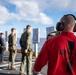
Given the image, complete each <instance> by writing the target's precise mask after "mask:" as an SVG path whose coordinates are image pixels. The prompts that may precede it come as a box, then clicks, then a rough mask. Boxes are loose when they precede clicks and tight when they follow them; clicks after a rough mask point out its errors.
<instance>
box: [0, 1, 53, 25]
mask: <svg viewBox="0 0 76 75" xmlns="http://www.w3.org/2000/svg"><path fill="white" fill-rule="evenodd" d="M8 3H9V4H13V5H15V6H16V11H15V12H16V13H14V12H8V9H7V8H6V7H5V6H2V7H3V8H4V10H5V12H2V14H3V15H5V14H7V16H5V17H4V19H5V20H2V24H5V23H6V22H7V20H8V21H9V20H10V19H11V20H12V19H16V20H19V21H22V20H23V21H30V22H35V23H41V24H44V25H45V24H52V23H53V20H52V19H51V18H50V17H49V16H47V15H46V14H45V13H43V12H42V11H41V10H40V8H39V5H38V3H37V2H36V1H34V0H33V1H31V0H28V1H25V0H13V1H12V0H8ZM3 8H1V9H3ZM1 17H2V16H1ZM9 17H10V18H9ZM0 24H1V23H0Z"/></svg>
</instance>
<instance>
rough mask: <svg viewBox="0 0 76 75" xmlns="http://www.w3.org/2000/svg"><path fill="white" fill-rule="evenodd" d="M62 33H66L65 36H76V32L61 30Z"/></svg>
mask: <svg viewBox="0 0 76 75" xmlns="http://www.w3.org/2000/svg"><path fill="white" fill-rule="evenodd" d="M61 35H65V36H75V35H74V32H61Z"/></svg>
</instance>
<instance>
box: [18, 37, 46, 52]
mask: <svg viewBox="0 0 76 75" xmlns="http://www.w3.org/2000/svg"><path fill="white" fill-rule="evenodd" d="M19 40H20V39H19V38H18V39H17V48H18V49H21V47H20V44H19ZM45 41H46V38H40V42H39V43H38V51H40V50H41V48H42V46H43V44H44V42H45ZM32 50H33V51H34V44H33V42H32Z"/></svg>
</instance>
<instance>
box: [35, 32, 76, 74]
mask: <svg viewBox="0 0 76 75" xmlns="http://www.w3.org/2000/svg"><path fill="white" fill-rule="evenodd" d="M46 64H47V65H48V70H47V75H76V36H75V35H74V33H71V32H62V33H61V34H60V35H58V36H56V37H53V38H51V39H49V40H47V41H46V42H45V43H44V45H43V47H42V49H41V51H40V54H39V56H38V58H37V59H36V61H35V64H34V70H35V71H37V72H39V71H41V69H42V68H43V67H44V66H45V65H46Z"/></svg>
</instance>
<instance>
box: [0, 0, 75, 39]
mask: <svg viewBox="0 0 76 75" xmlns="http://www.w3.org/2000/svg"><path fill="white" fill-rule="evenodd" d="M65 14H73V15H75V16H76V0H0V32H5V31H6V30H7V31H8V32H9V33H10V30H11V28H12V27H13V28H16V30H17V35H18V37H20V35H21V34H22V33H23V29H24V28H25V27H26V25H28V24H29V25H31V26H32V29H34V28H40V37H42V38H45V37H46V27H51V26H56V23H57V22H58V21H59V20H60V18H61V17H62V16H63V15H65Z"/></svg>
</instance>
